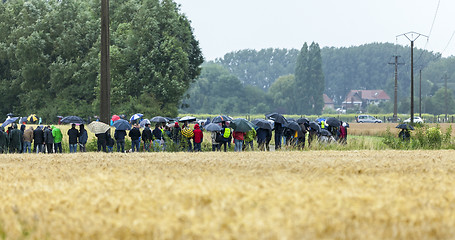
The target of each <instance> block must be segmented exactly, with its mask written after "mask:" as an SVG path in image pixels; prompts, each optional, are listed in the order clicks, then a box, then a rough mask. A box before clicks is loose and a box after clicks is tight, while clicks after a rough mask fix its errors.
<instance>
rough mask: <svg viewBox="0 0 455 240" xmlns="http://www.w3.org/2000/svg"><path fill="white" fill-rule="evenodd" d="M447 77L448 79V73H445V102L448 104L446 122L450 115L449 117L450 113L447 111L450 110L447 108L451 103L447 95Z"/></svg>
mask: <svg viewBox="0 0 455 240" xmlns="http://www.w3.org/2000/svg"><path fill="white" fill-rule="evenodd" d="M447 79H448V77H447V74H445V75H444V88H445V89H444V93H445V104H446V105H445V110H446V117H445V119H444V122H446V121H447V120H448V117H447V114H448V112H447V111H448V110H447V109H448V105H449V99H448V96H447Z"/></svg>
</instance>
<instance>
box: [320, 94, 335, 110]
mask: <svg viewBox="0 0 455 240" xmlns="http://www.w3.org/2000/svg"><path fill="white" fill-rule="evenodd" d="M323 97H324V109H326V108H331V109H335V102H334V101H333V100H332V99H331V98H329V96H327V94H325V93H324V94H323Z"/></svg>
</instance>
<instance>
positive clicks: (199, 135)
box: [193, 124, 204, 152]
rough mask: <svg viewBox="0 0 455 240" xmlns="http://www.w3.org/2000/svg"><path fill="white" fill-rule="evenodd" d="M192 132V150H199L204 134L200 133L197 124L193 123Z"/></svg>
mask: <svg viewBox="0 0 455 240" xmlns="http://www.w3.org/2000/svg"><path fill="white" fill-rule="evenodd" d="M193 133H194V136H193V143H194V151H195V152H200V151H201V144H202V141H203V140H204V134H203V133H202V130H201V129H200V128H199V125H198V124H196V125H194V130H193Z"/></svg>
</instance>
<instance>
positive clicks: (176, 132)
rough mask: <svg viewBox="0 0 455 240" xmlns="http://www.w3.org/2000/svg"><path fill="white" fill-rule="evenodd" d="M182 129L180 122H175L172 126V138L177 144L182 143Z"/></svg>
mask: <svg viewBox="0 0 455 240" xmlns="http://www.w3.org/2000/svg"><path fill="white" fill-rule="evenodd" d="M181 130H182V129H181V128H180V126H179V123H178V122H175V124H174V127H173V128H172V134H171V136H172V137H171V138H172V141H174V144H177V146H178V145H179V144H180V139H182V133H181Z"/></svg>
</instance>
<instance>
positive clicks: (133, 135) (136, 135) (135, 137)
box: [128, 127, 141, 141]
mask: <svg viewBox="0 0 455 240" xmlns="http://www.w3.org/2000/svg"><path fill="white" fill-rule="evenodd" d="M128 136H129V137H130V138H131V141H134V140H138V139H139V138H140V137H141V131H139V128H136V127H133V129H131V130H130V133H128Z"/></svg>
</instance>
